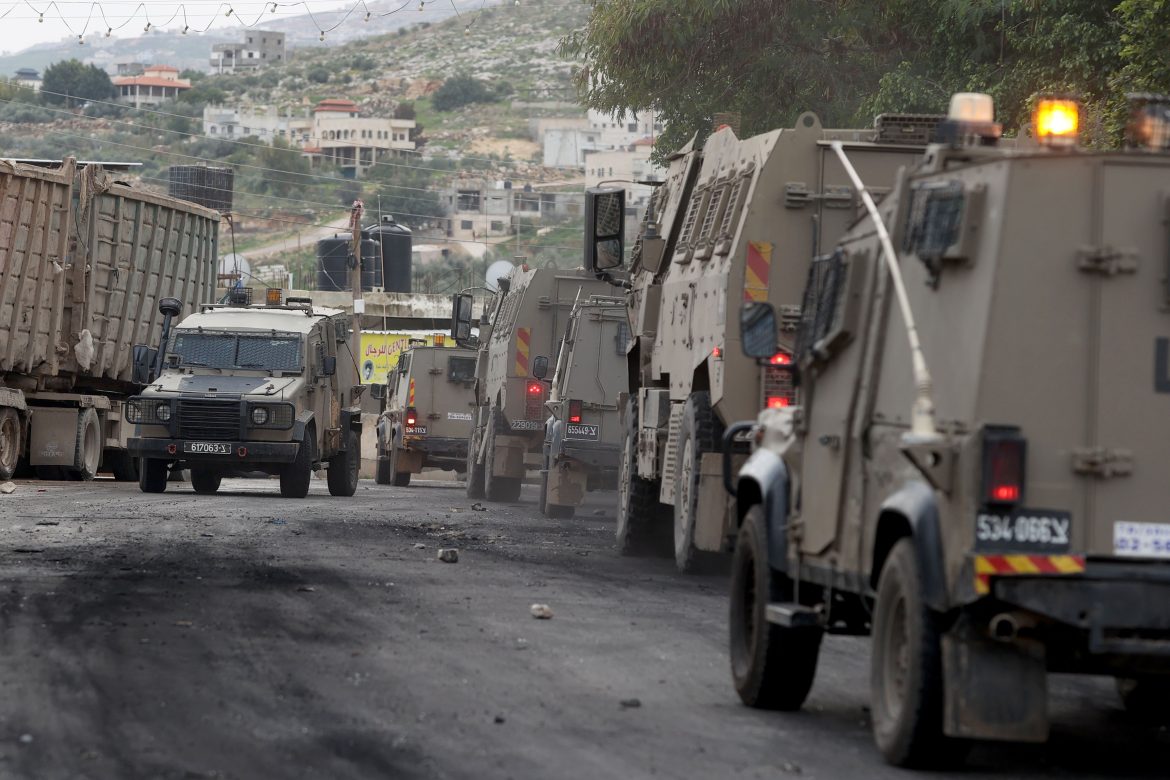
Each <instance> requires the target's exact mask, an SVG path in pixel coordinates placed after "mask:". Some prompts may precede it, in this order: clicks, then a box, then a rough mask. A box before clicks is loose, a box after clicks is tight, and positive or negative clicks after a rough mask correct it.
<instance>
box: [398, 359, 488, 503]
mask: <svg viewBox="0 0 1170 780" xmlns="http://www.w3.org/2000/svg"><path fill="white" fill-rule="evenodd" d="M387 385H388V387H389V397H388V398H387V399H386V409H385V411H383V412H382V415H381V416H380V417H379V418H378V467H377V472H376V480H377V483H378V484H379V485H389V484H394V485H397V486H398V487H406V486H407V485H409V484H410V475H411V474H418V473H419V472H420V471H422V470H423V469H424V468H440V469H444V470H447V471H457V472H460V473H462V471H463V469H464V468H466V466H467V438H468V436H469V435H470V433H471V416H472V411H473V409H474V407H475V391H474V389H473V388H474V385H475V352H474V351H473V350H470V349H455V348H450V347H424V346H416V347H411V348H410V349H408V350H406V351H405V352H403V353H402V354H401V355H399V357H398V365H397V366H396V367H395V368H394V370H393V371H391V372H390V376H389V377H388V382H387Z"/></svg>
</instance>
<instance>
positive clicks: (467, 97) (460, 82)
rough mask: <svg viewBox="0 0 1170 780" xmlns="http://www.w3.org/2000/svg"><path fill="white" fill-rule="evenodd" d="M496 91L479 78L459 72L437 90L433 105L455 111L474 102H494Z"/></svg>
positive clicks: (442, 109)
mask: <svg viewBox="0 0 1170 780" xmlns="http://www.w3.org/2000/svg"><path fill="white" fill-rule="evenodd" d="M495 100H496V93H495V92H494V91H493V90H491V89H490V88H488V86H487V84H484V83H483V82H482V81H480V80H479V79H477V78H474V77H472V76H470V75H469V74H467V73H459V74H456V75H454V76H452V77H451V78H449V79H447V80H446V81H444V82H443V86H441V87H439V88H438V89H437V90H436V91H435V95H434V97H433V98H432V99H431V105H433V106H434V107H435V110H437V111H453V110H455V109H457V108H462V107H463V106H467V105H471V104H472V103H492V102H494V101H495Z"/></svg>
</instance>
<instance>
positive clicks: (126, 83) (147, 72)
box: [113, 65, 191, 108]
mask: <svg viewBox="0 0 1170 780" xmlns="http://www.w3.org/2000/svg"><path fill="white" fill-rule="evenodd" d="M113 81H114V87H115V88H116V89H117V90H118V102H120V103H126V104H128V105H131V106H134V107H135V108H139V107H141V106H156V105H158V104H159V103H162V102H164V101H166V100H172V99H174V98H176V97H178V96H179V93H181V92H183V91H185V90H188V89H190V88H191V82H190V81H187V80H186V79H181V78H179V69H178V68H174V67H171V66H170V65H147V66H146V67H145V68H143V70H142V75H141V76H115V77H114V79H113Z"/></svg>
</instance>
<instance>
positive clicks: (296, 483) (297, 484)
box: [280, 425, 317, 498]
mask: <svg viewBox="0 0 1170 780" xmlns="http://www.w3.org/2000/svg"><path fill="white" fill-rule="evenodd" d="M316 459H317V429H316V428H315V427H314V426H312V425H307V426H305V437H304V438H303V439H302V440H301V446H299V447H297V458H296V460H294V461H293V462H292V463H289V464H286V465H285V467H284V468H282V469H281V470H280V495H282V496H284V497H285V498H304V497H305V496H307V495H309V482H310V481H311V480H312V479H313V461H315V460H316Z"/></svg>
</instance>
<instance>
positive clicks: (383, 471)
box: [374, 455, 391, 485]
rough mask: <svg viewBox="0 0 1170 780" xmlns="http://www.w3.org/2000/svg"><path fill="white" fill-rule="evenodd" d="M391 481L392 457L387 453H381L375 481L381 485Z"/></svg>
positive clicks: (375, 471) (375, 472)
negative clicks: (387, 455)
mask: <svg viewBox="0 0 1170 780" xmlns="http://www.w3.org/2000/svg"><path fill="white" fill-rule="evenodd" d="M390 481H391V476H390V458H388V457H386V456H385V455H379V456H378V466H377V468H376V469H375V470H374V482H376V483H377V484H379V485H389V484H390Z"/></svg>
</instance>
